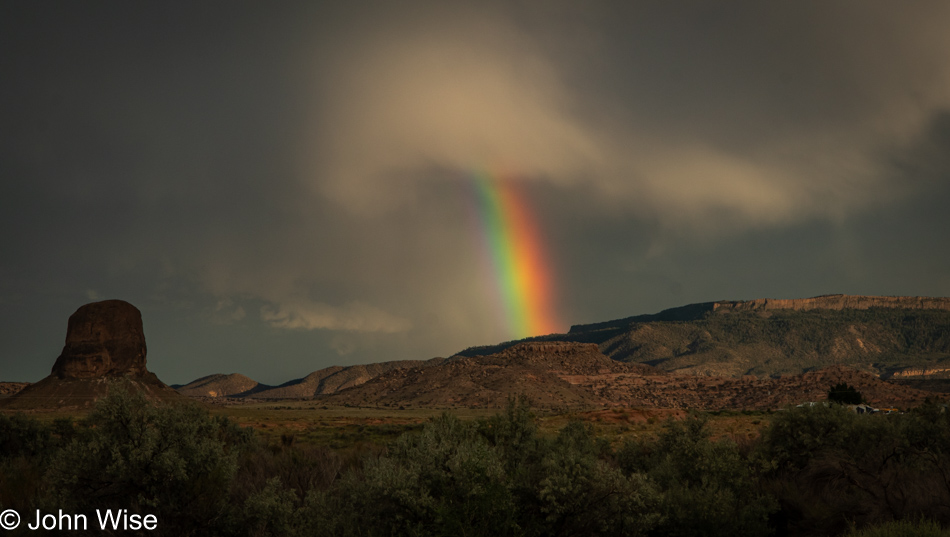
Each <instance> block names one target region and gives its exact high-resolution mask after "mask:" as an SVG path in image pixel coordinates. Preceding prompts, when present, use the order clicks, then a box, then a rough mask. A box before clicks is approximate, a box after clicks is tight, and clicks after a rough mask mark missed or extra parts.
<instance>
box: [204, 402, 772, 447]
mask: <svg viewBox="0 0 950 537" xmlns="http://www.w3.org/2000/svg"><path fill="white" fill-rule="evenodd" d="M499 411H500V410H499V409H494V408H465V407H453V408H407V409H403V410H399V409H397V408H376V407H352V406H351V407H344V406H328V405H323V404H321V403H320V402H314V401H291V402H284V401H282V402H272V403H267V402H260V403H245V404H237V405H227V406H225V405H214V406H213V407H212V413H214V414H217V415H223V416H227V417H228V418H230V419H231V420H233V421H235V422H236V423H238V424H239V425H241V426H243V427H251V428H253V429H254V430H255V431H256V432H257V433H259V434H261V435H263V436H264V437H266V438H269V439H272V440H273V441H274V442H289V441H293V442H302V443H310V444H315V445H326V446H328V447H333V448H344V447H351V446H355V445H359V444H363V443H372V444H377V445H384V444H386V443H388V442H390V441H392V440H395V439H396V438H397V437H398V436H399V435H400V434H402V433H403V432H407V431H418V430H421V428H422V425H423V424H424V423H425V422H427V421H429V420H431V419H433V418H435V417H437V416H439V415H441V414H442V413H443V412H448V413H450V414H453V415H455V416H457V417H458V418H460V419H463V420H478V419H484V418H488V417H489V416H492V415H494V414H496V413H498V412H499ZM687 413H688V411H686V410H681V409H655V408H621V407H615V408H609V409H603V408H602V409H591V410H586V411H580V410H572V411H566V410H565V411H554V410H536V411H535V417H536V419H537V423H538V426H539V429H540V432H541V433H542V434H551V435H553V434H556V433H557V431H559V430H560V429H561V428H563V427H564V426H565V425H567V424H568V423H569V422H570V421H572V420H580V421H582V422H584V423H586V424H588V425H590V426H591V427H592V428H593V430H594V433H595V435H596V436H599V437H603V438H606V439H608V440H609V441H610V442H611V443H612V444H614V443H620V442H622V441H623V440H624V439H626V438H628V437H638V436H656V435H657V434H658V433H659V432H660V431H661V430H662V427H663V424H664V422H665V421H666V420H668V419H682V418H684V417H686V415H687ZM706 414H707V416H708V417H709V428H710V431H711V433H712V436H713V438H714V439H715V438H721V437H727V438H730V439H732V440H734V441H735V442H736V443H739V444H742V443H745V442H748V441H750V440H752V439H754V438H756V437H757V436H758V435H759V432H760V430H761V429H762V428H763V427H764V426H766V425H767V424H768V421H769V414H768V413H766V412H749V411H746V412H740V411H736V412H731V411H720V412H711V413H706Z"/></svg>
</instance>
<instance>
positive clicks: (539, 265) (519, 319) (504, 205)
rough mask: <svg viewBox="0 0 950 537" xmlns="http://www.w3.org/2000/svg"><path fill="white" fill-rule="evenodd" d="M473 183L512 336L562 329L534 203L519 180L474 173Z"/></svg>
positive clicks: (538, 333)
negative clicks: (518, 185) (521, 189)
mask: <svg viewBox="0 0 950 537" xmlns="http://www.w3.org/2000/svg"><path fill="white" fill-rule="evenodd" d="M471 184H472V185H473V187H474V191H475V198H476V205H477V210H476V213H477V215H478V217H477V219H478V222H479V227H480V228H481V230H480V235H481V237H482V238H483V243H484V247H485V248H484V249H485V250H486V252H487V254H488V256H489V257H490V264H491V266H492V267H493V271H494V277H495V281H496V284H497V287H498V291H499V294H500V298H501V303H502V308H503V309H504V314H505V319H506V321H507V326H508V328H509V330H510V332H511V335H512V336H513V338H515V339H522V338H526V337H529V336H537V335H543V334H550V333H553V332H557V331H558V327H559V326H560V323H559V322H558V321H557V320H556V318H555V312H554V307H553V304H552V302H553V293H552V283H553V276H552V272H551V270H550V264H549V263H548V262H547V259H546V256H545V252H544V248H543V242H542V240H541V235H540V233H538V227H537V224H536V221H535V219H534V217H533V215H532V214H531V211H530V207H529V205H528V204H527V203H526V202H525V200H524V198H523V197H522V196H521V193H520V192H518V190H517V188H516V185H515V183H514V182H513V181H510V180H507V179H506V178H504V177H501V176H499V175H497V174H488V173H474V174H472V175H471Z"/></svg>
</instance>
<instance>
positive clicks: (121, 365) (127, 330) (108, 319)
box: [52, 300, 148, 379]
mask: <svg viewBox="0 0 950 537" xmlns="http://www.w3.org/2000/svg"><path fill="white" fill-rule="evenodd" d="M145 354H146V348H145V332H144V330H143V329H142V313H141V312H140V311H139V310H138V308H136V307H135V306H133V305H132V304H129V303H128V302H125V301H123V300H104V301H102V302H93V303H92V304H86V305H85V306H82V307H81V308H79V309H78V310H76V313H73V314H72V315H70V317H69V323H68V325H67V329H66V345H65V346H64V347H63V352H62V353H61V354H60V355H59V358H57V359H56V363H55V364H53V372H52V374H53V375H54V376H56V377H58V378H61V379H66V378H99V377H140V376H143V375H144V374H146V373H147V372H148V371H147V370H146V369H145Z"/></svg>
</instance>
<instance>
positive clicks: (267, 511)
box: [232, 477, 300, 537]
mask: <svg viewBox="0 0 950 537" xmlns="http://www.w3.org/2000/svg"><path fill="white" fill-rule="evenodd" d="M298 500H299V498H298V497H297V495H296V494H295V493H294V491H293V490H292V489H288V488H285V487H284V486H282V484H281V480H280V478H279V477H273V478H271V479H270V480H268V481H267V484H266V485H265V486H264V488H263V489H261V490H259V491H257V492H255V493H253V494H251V495H250V496H248V497H247V499H245V501H244V503H243V509H242V510H241V512H240V515H239V516H238V517H236V524H235V526H234V527H233V528H232V532H233V533H234V534H237V535H247V536H249V537H277V536H279V537H293V536H295V535H299V534H300V533H299V532H298V530H299V526H300V524H299V521H298V517H299V514H298V506H299V503H300V502H299V501H298Z"/></svg>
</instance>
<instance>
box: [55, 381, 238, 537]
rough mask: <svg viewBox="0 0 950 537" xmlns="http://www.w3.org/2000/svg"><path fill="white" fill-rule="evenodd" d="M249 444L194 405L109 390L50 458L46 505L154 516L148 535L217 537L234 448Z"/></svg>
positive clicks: (226, 505) (226, 507)
mask: <svg viewBox="0 0 950 537" xmlns="http://www.w3.org/2000/svg"><path fill="white" fill-rule="evenodd" d="M247 439H248V437H247V434H246V433H244V432H243V431H241V430H240V429H238V428H237V427H236V426H234V425H232V424H231V423H230V422H229V421H228V420H227V419H224V418H212V417H211V416H209V415H208V412H207V411H205V410H203V409H201V408H199V407H198V406H197V405H193V404H191V405H168V406H156V405H154V404H152V403H150V402H149V401H147V400H146V399H145V397H144V396H143V395H142V394H141V392H138V391H134V392H133V391H129V390H128V389H125V388H117V389H114V390H113V392H112V393H111V394H110V395H109V396H108V397H106V398H104V399H102V400H100V401H99V402H98V404H97V405H96V408H95V410H93V412H92V413H90V414H89V416H88V417H87V418H86V419H85V420H83V421H82V422H80V424H79V428H78V429H77V430H76V433H75V435H74V437H73V438H72V440H71V441H70V442H69V443H68V444H67V445H66V446H64V447H63V449H62V450H60V451H59V452H58V453H57V454H56V456H55V457H53V459H52V460H51V463H50V469H49V472H48V474H47V478H48V483H49V491H48V494H49V501H50V505H51V506H55V507H57V508H62V509H64V510H68V511H73V512H77V513H78V512H89V513H91V512H92V511H93V510H94V509H109V508H114V509H128V510H129V512H131V513H142V514H145V513H152V514H156V515H157V516H158V519H159V521H160V523H159V527H158V530H156V531H155V532H152V533H151V534H153V535H176V536H183V535H207V534H209V533H214V532H216V531H217V529H219V528H221V527H224V525H225V524H226V522H227V517H228V516H229V509H230V504H229V502H228V491H229V486H230V484H231V479H232V477H233V475H234V472H235V469H236V460H237V449H239V448H240V446H241V445H243V444H244V443H246V441H247ZM68 511H67V512H68ZM90 518H91V519H94V515H93V516H91V517H90Z"/></svg>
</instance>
